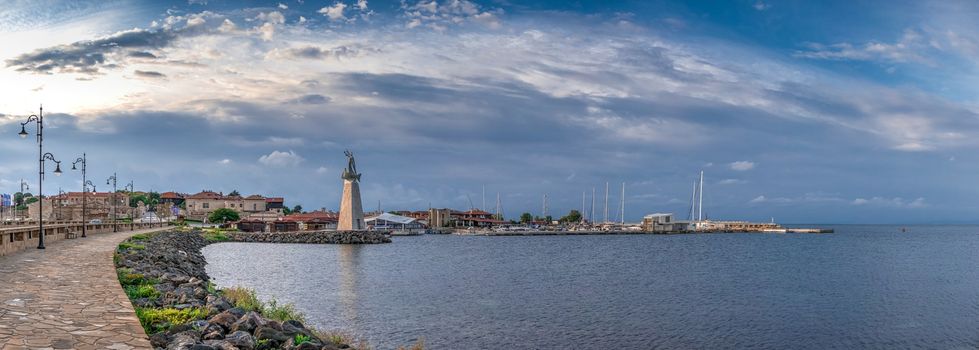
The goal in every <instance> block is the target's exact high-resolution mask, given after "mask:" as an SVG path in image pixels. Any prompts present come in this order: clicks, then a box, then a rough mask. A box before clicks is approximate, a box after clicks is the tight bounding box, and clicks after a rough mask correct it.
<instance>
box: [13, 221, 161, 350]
mask: <svg viewBox="0 0 979 350" xmlns="http://www.w3.org/2000/svg"><path fill="white" fill-rule="evenodd" d="M158 230H161V229H160V228H155V229H146V230H137V231H126V232H117V233H104V234H96V235H92V236H89V237H87V238H77V239H70V240H62V241H58V242H54V243H52V244H50V245H48V246H47V249H45V250H38V249H28V250H25V251H21V252H17V253H14V254H11V255H8V256H4V257H0V350H8V349H117V350H119V349H151V346H150V343H149V340H147V338H146V334H145V333H144V332H143V328H142V327H140V325H139V320H138V319H137V318H136V314H135V312H134V311H133V307H132V305H131V304H130V303H129V299H128V298H126V294H125V293H124V292H123V290H122V287H121V286H119V281H118V280H117V278H116V273H115V267H114V266H113V263H112V252H113V251H114V250H115V248H116V246H117V245H118V244H119V242H121V241H122V240H123V239H125V238H127V237H129V236H131V235H133V234H136V233H141V232H151V231H158Z"/></svg>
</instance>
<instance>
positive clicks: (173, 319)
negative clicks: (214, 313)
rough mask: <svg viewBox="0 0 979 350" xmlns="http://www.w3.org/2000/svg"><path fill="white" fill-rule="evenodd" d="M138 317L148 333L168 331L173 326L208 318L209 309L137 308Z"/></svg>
mask: <svg viewBox="0 0 979 350" xmlns="http://www.w3.org/2000/svg"><path fill="white" fill-rule="evenodd" d="M136 317H138V318H139V323H140V324H142V325H143V329H144V330H145V331H146V334H154V333H159V332H163V331H166V330H168V329H170V327H173V326H179V325H182V324H187V323H189V322H192V321H195V320H202V319H205V318H207V309H205V308H202V307H198V308H187V309H183V310H178V309H174V308H162V309H154V308H136Z"/></svg>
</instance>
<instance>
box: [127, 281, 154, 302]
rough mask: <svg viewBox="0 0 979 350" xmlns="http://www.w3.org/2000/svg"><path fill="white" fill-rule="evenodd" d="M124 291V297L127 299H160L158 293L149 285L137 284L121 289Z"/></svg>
mask: <svg viewBox="0 0 979 350" xmlns="http://www.w3.org/2000/svg"><path fill="white" fill-rule="evenodd" d="M123 289H125V291H126V295H127V296H129V299H139V298H150V299H157V298H159V297H160V292H159V291H157V290H156V288H154V287H153V285H150V284H139V285H131V286H125V287H123Z"/></svg>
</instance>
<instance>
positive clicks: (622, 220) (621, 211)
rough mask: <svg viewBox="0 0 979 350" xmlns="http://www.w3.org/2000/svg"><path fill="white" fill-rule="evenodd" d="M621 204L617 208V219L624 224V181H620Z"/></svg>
mask: <svg viewBox="0 0 979 350" xmlns="http://www.w3.org/2000/svg"><path fill="white" fill-rule="evenodd" d="M621 200H622V205H621V206H620V208H621V209H619V220H620V222H619V223H621V224H623V225H625V182H623V183H622V199H621Z"/></svg>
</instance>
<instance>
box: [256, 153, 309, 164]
mask: <svg viewBox="0 0 979 350" xmlns="http://www.w3.org/2000/svg"><path fill="white" fill-rule="evenodd" d="M302 161H303V157H300V156H299V155H298V154H296V152H293V151H292V150H290V151H288V152H282V151H272V153H269V154H267V155H264V156H261V157H259V158H258V162H259V163H262V164H264V165H267V166H276V167H281V166H296V165H299V163H301V162H302Z"/></svg>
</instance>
